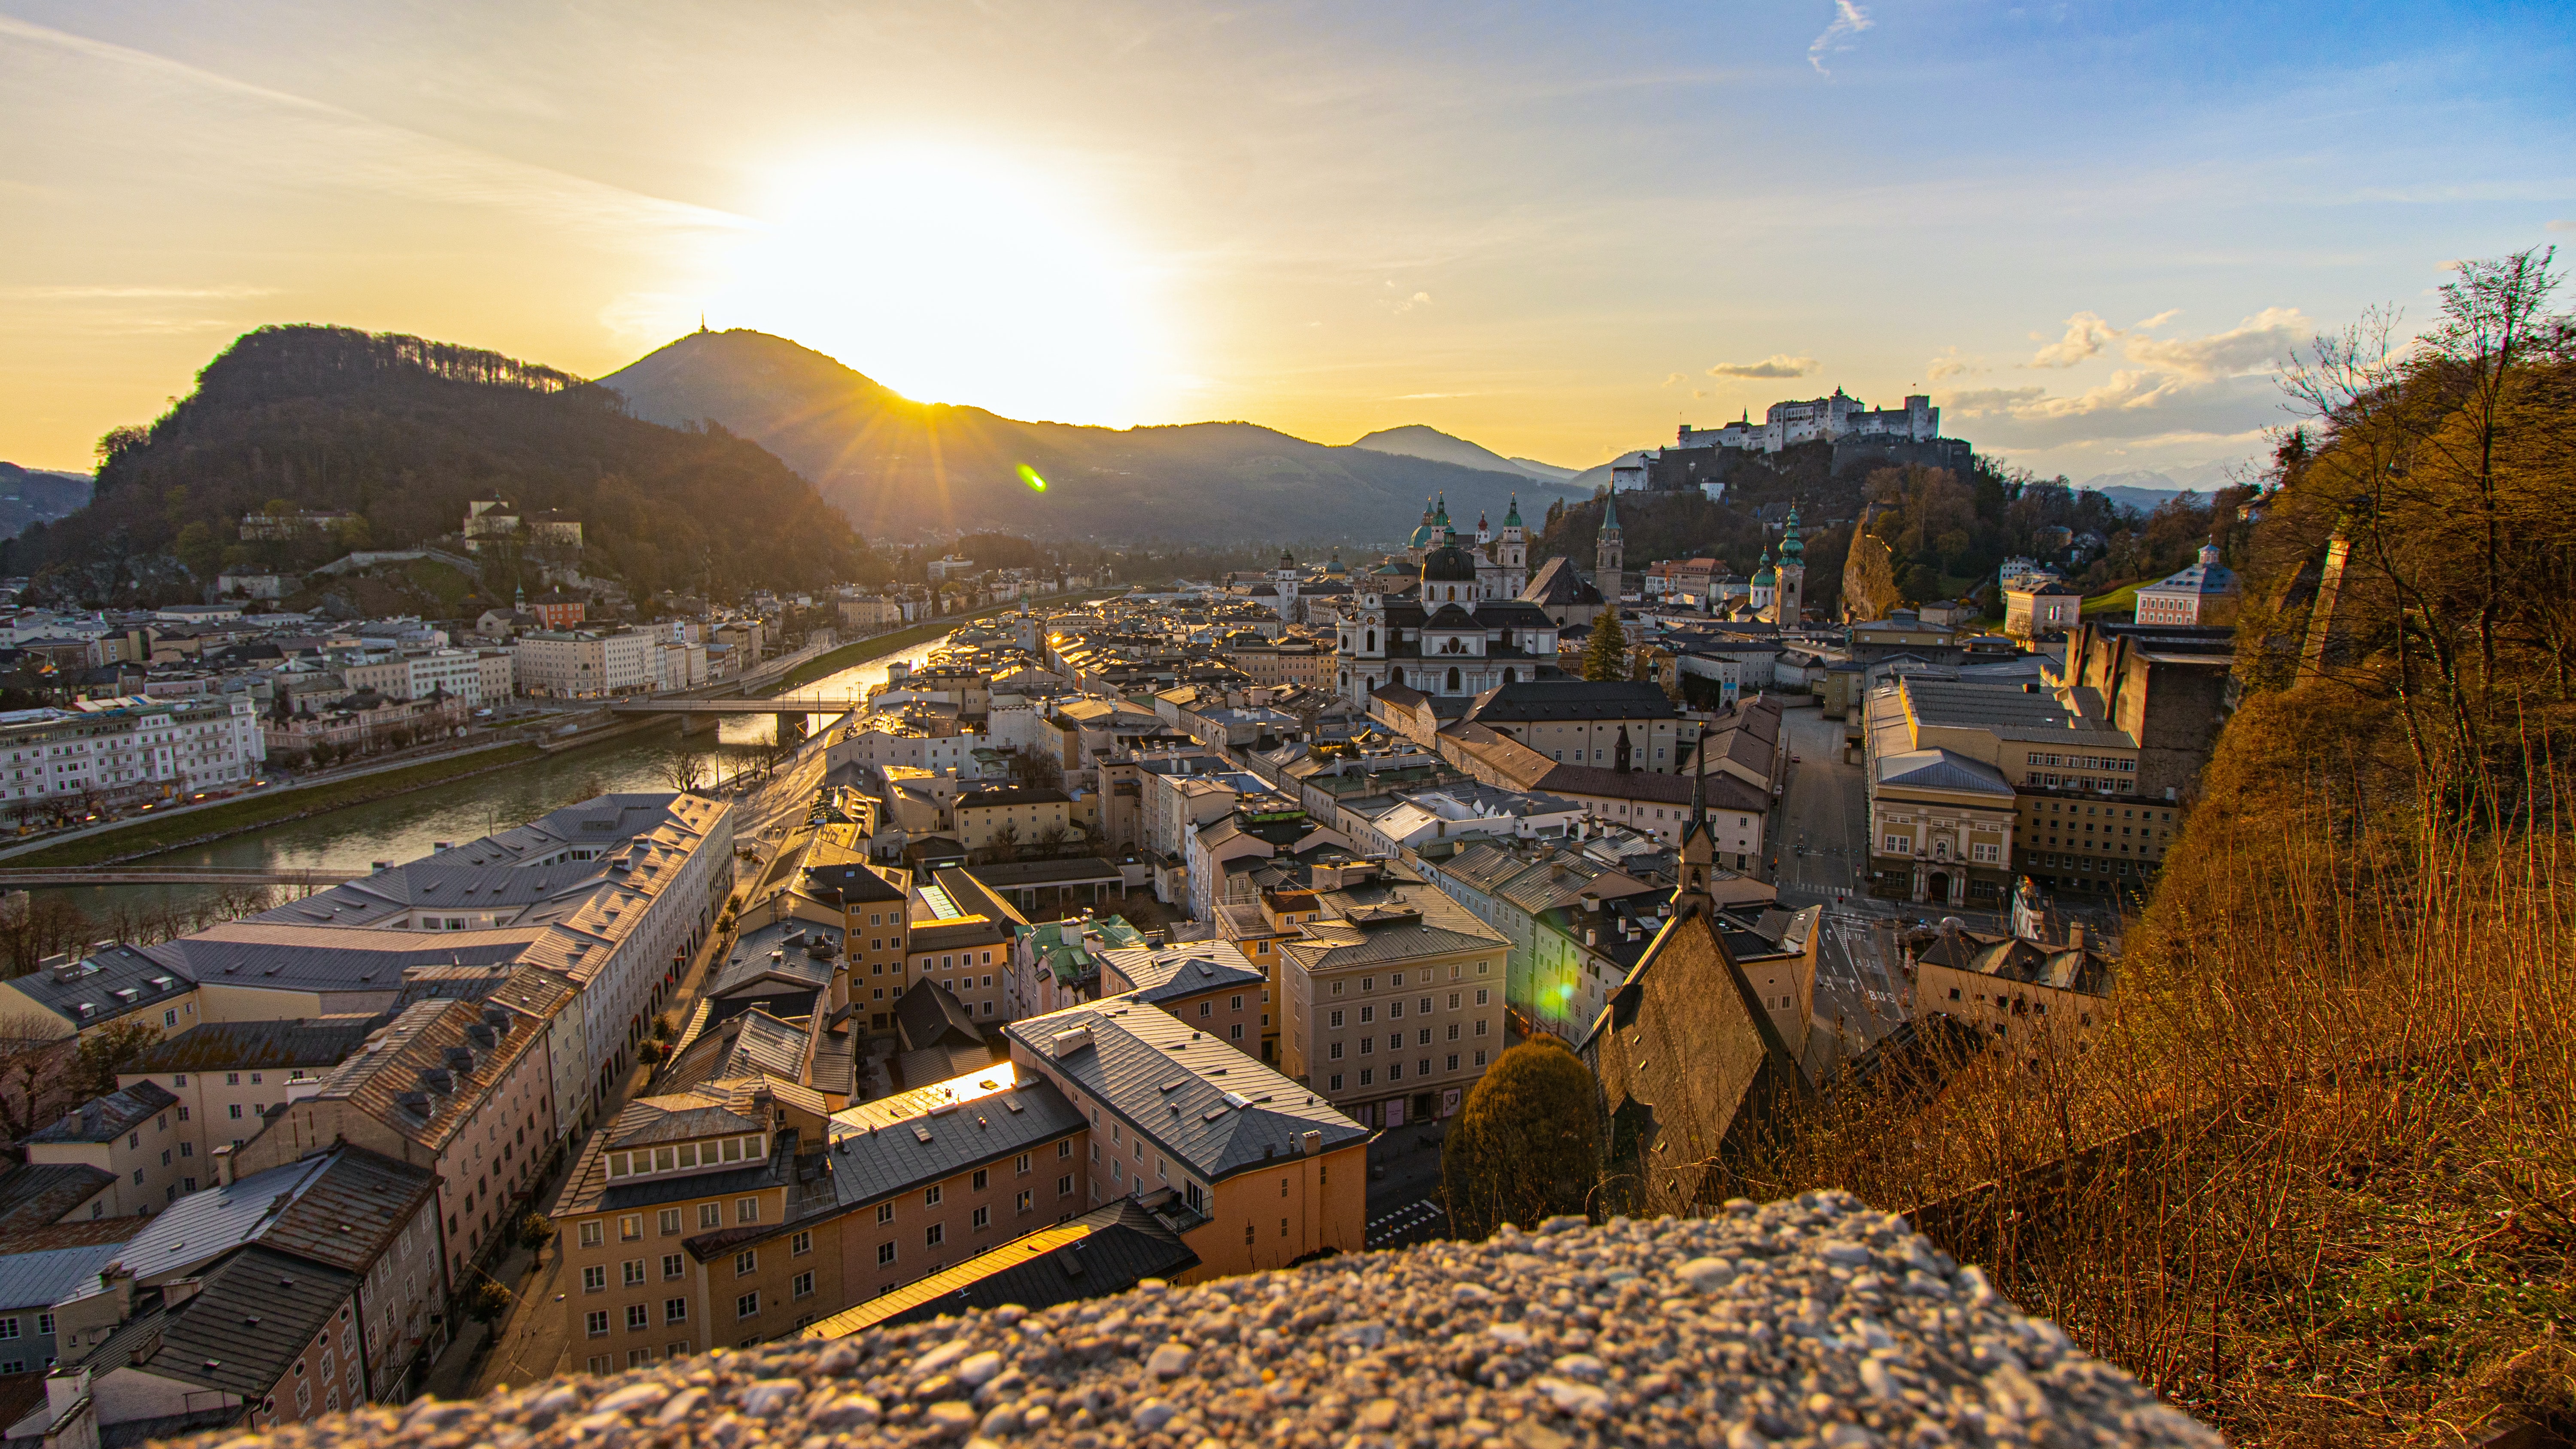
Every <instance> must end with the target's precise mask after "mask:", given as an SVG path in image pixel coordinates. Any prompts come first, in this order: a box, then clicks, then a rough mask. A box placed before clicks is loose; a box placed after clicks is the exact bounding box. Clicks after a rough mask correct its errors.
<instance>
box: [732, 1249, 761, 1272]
mask: <svg viewBox="0 0 2576 1449" xmlns="http://www.w3.org/2000/svg"><path fill="white" fill-rule="evenodd" d="M759 1271H760V1250H759V1249H757V1248H745V1249H743V1250H742V1251H741V1252H739V1253H736V1254H734V1255H733V1275H734V1276H735V1277H737V1278H748V1277H750V1276H751V1275H752V1274H754V1273H757V1272H759Z"/></svg>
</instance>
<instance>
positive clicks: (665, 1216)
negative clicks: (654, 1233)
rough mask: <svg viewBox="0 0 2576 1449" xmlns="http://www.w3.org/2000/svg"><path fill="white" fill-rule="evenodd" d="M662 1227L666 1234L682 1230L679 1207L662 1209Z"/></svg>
mask: <svg viewBox="0 0 2576 1449" xmlns="http://www.w3.org/2000/svg"><path fill="white" fill-rule="evenodd" d="M661 1228H662V1232H663V1234H664V1235H665V1236H668V1235H669V1234H672V1233H676V1232H678V1231H679V1230H680V1210H679V1209H678V1208H664V1209H662V1222H661Z"/></svg>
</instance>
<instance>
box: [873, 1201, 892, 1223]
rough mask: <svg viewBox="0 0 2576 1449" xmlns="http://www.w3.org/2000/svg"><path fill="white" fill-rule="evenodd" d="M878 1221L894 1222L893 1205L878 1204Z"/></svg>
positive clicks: (886, 1203) (888, 1203)
mask: <svg viewBox="0 0 2576 1449" xmlns="http://www.w3.org/2000/svg"><path fill="white" fill-rule="evenodd" d="M877 1221H878V1222H880V1223H890V1222H893V1221H894V1204H893V1203H890V1202H881V1203H878V1204H877Z"/></svg>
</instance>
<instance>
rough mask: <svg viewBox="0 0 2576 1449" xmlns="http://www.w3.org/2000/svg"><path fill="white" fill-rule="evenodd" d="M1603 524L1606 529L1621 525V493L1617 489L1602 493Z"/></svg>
mask: <svg viewBox="0 0 2576 1449" xmlns="http://www.w3.org/2000/svg"><path fill="white" fill-rule="evenodd" d="M1601 526H1602V527H1603V528H1605V529H1606V528H1617V527H1618V526H1619V494H1618V491H1617V490H1615V489H1613V490H1612V491H1610V492H1608V493H1605V494H1603V495H1601Z"/></svg>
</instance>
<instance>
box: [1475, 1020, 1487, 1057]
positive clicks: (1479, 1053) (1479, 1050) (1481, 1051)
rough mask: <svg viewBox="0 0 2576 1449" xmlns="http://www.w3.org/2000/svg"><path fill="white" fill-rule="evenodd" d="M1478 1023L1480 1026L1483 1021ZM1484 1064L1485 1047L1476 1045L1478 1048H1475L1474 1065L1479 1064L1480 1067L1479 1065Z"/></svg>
mask: <svg viewBox="0 0 2576 1449" xmlns="http://www.w3.org/2000/svg"><path fill="white" fill-rule="evenodd" d="M1478 1025H1480V1026H1481V1025H1483V1023H1481V1022H1479V1023H1478ZM1484 1064H1485V1049H1484V1048H1483V1047H1478V1048H1476V1065H1478V1066H1480V1067H1481V1066H1483V1065H1484Z"/></svg>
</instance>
